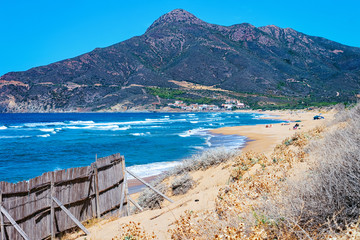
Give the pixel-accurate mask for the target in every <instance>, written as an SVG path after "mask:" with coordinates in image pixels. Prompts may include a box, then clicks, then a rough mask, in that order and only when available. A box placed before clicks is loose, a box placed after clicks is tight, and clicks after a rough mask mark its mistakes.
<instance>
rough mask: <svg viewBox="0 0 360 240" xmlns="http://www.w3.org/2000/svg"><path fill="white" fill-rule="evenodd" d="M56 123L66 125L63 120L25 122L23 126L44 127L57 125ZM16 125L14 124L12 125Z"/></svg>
mask: <svg viewBox="0 0 360 240" xmlns="http://www.w3.org/2000/svg"><path fill="white" fill-rule="evenodd" d="M58 125H66V123H64V122H43V123H25V124H24V125H23V126H25V127H44V126H58ZM14 127H16V126H14Z"/></svg>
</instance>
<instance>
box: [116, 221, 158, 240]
mask: <svg viewBox="0 0 360 240" xmlns="http://www.w3.org/2000/svg"><path fill="white" fill-rule="evenodd" d="M112 239H113V240H140V239H141V240H150V239H157V236H156V235H155V234H154V233H151V234H149V233H146V232H145V230H143V229H142V228H141V227H140V223H136V222H132V221H130V222H129V223H127V224H123V225H121V235H120V236H116V237H114V238H112Z"/></svg>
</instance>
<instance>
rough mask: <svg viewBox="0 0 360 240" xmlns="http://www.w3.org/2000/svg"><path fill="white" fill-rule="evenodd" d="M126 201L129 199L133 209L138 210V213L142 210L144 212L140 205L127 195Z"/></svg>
mask: <svg viewBox="0 0 360 240" xmlns="http://www.w3.org/2000/svg"><path fill="white" fill-rule="evenodd" d="M128 199H129V201H130V202H131V203H132V204H134V206H135V207H137V209H139V210H140V211H143V210H144V209H143V208H142V207H140V205H139V204H138V203H137V202H136V201H135V200H134V199H132V198H131V197H130V195H128Z"/></svg>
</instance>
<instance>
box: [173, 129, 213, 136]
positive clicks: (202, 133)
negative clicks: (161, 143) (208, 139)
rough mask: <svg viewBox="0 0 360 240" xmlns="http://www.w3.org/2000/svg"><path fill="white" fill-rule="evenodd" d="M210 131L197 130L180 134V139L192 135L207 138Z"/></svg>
mask: <svg viewBox="0 0 360 240" xmlns="http://www.w3.org/2000/svg"><path fill="white" fill-rule="evenodd" d="M208 134H209V133H208V129H204V128H195V129H191V130H188V131H185V132H182V133H180V134H178V135H179V136H180V137H190V136H192V135H199V136H205V135H208Z"/></svg>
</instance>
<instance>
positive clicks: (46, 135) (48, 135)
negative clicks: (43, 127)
mask: <svg viewBox="0 0 360 240" xmlns="http://www.w3.org/2000/svg"><path fill="white" fill-rule="evenodd" d="M37 137H43V138H46V137H50V134H44V135H37Z"/></svg>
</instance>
